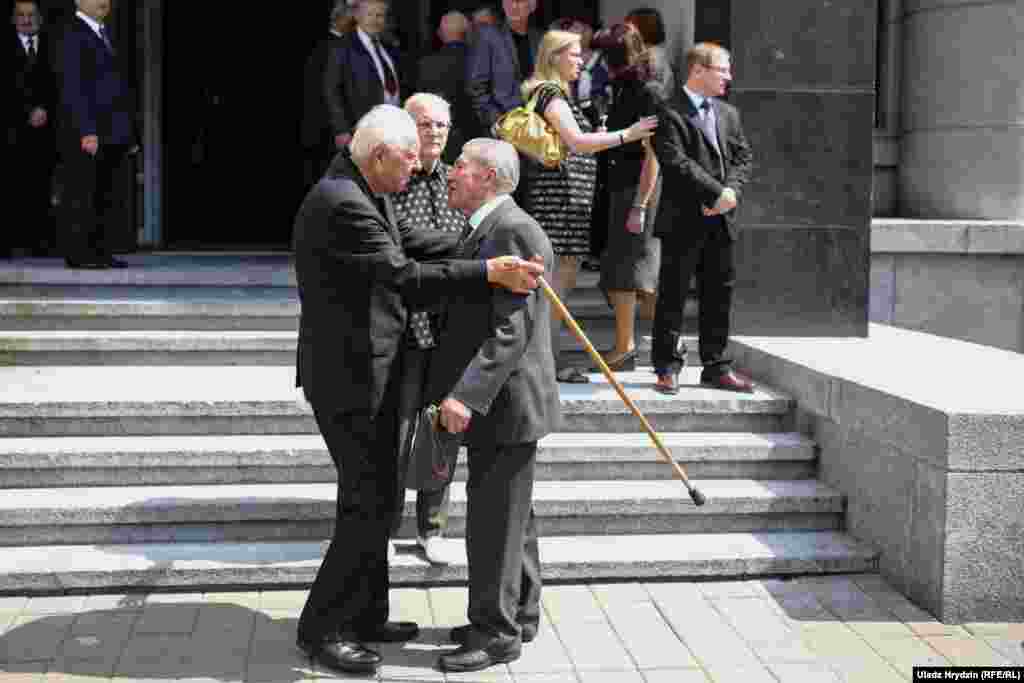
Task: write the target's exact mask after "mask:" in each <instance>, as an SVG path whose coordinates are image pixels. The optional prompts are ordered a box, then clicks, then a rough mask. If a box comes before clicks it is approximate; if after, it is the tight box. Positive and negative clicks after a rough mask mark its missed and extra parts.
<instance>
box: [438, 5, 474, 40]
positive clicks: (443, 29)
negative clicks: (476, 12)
mask: <svg viewBox="0 0 1024 683" xmlns="http://www.w3.org/2000/svg"><path fill="white" fill-rule="evenodd" d="M468 32H469V19H467V18H466V15H465V14H463V13H462V12H448V13H447V14H445V15H444V16H443V17H441V24H440V26H438V28H437V37H438V38H440V39H441V42H442V43H444V44H445V45H447V44H448V43H460V42H464V41H465V40H466V33H468Z"/></svg>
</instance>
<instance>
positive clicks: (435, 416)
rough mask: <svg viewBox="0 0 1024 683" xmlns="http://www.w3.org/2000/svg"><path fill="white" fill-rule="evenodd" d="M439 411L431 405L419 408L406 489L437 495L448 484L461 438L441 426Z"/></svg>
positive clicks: (459, 435)
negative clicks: (435, 493) (434, 492)
mask: <svg viewBox="0 0 1024 683" xmlns="http://www.w3.org/2000/svg"><path fill="white" fill-rule="evenodd" d="M440 419H441V409H440V408H439V407H437V406H436V405H434V404H430V405H428V406H425V407H424V408H421V409H420V411H419V413H418V414H417V415H416V421H415V422H414V423H413V426H412V437H411V439H410V444H409V469H408V470H407V472H406V478H405V487H406V488H410V489H416V490H419V491H437V490H439V489H442V488H444V487H445V486H447V485H448V484H450V483H451V481H452V477H453V476H454V475H455V464H456V462H457V461H458V457H459V447H461V446H462V435H461V434H453V433H451V432H449V431H448V430H447V429H445V428H444V427H443V426H442V425H441V422H440Z"/></svg>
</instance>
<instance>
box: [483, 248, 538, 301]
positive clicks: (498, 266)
mask: <svg viewBox="0 0 1024 683" xmlns="http://www.w3.org/2000/svg"><path fill="white" fill-rule="evenodd" d="M543 274H544V258H543V257H541V256H534V257H533V258H531V259H530V260H529V261H527V260H524V259H522V258H520V257H518V256H497V257H495V258H492V259H487V281H488V282H490V283H491V284H492V285H498V286H500V287H504V288H505V289H508V290H510V291H513V292H515V293H516V294H529V293H530V292H531V291H532V290H534V289H537V286H538V284H539V283H538V282H537V278H538V277H539V276H541V275H543Z"/></svg>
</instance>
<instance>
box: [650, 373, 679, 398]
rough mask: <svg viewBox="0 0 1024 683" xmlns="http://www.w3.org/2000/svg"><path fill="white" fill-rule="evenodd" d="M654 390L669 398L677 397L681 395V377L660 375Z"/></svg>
mask: <svg viewBox="0 0 1024 683" xmlns="http://www.w3.org/2000/svg"><path fill="white" fill-rule="evenodd" d="M654 390H655V391H657V392H658V393H661V394H665V395H667V396H675V395H676V394H678V393H679V375H676V374H672V375H658V381H657V382H656V383H655V384H654Z"/></svg>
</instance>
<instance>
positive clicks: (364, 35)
mask: <svg viewBox="0 0 1024 683" xmlns="http://www.w3.org/2000/svg"><path fill="white" fill-rule="evenodd" d="M389 7H390V3H389V2H388V0H357V1H356V2H355V3H354V5H353V17H354V19H355V26H354V27H352V29H351V30H350V31H348V32H346V33H345V35H344V37H343V38H342V39H341V41H340V42H338V43H337V44H336V45H334V47H333V48H332V50H331V53H330V55H329V56H328V58H327V63H326V66H325V68H324V81H323V88H324V98H325V99H326V100H327V109H328V112H329V113H330V119H331V130H332V132H333V135H334V142H335V145H336V147H337V148H338V149H342V148H343V147H345V146H346V145H347V144H348V143H349V141H350V140H351V139H352V129H353V127H354V126H355V124H356V121H358V120H359V118H360V117H361V116H362V115H363V114H365V113H366V112H368V111H370V109H372V108H373V107H375V106H377V105H378V104H393V105H396V106H398V105H401V103H402V99H401V92H400V89H401V80H400V78H399V74H398V63H399V59H398V57H397V55H393V54H391V53H390V52H389V51H388V49H387V48H386V47H385V46H384V43H383V42H381V35H382V34H383V33H384V30H385V29H386V28H387V20H388V9H389Z"/></svg>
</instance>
